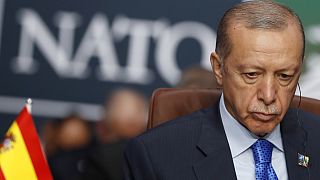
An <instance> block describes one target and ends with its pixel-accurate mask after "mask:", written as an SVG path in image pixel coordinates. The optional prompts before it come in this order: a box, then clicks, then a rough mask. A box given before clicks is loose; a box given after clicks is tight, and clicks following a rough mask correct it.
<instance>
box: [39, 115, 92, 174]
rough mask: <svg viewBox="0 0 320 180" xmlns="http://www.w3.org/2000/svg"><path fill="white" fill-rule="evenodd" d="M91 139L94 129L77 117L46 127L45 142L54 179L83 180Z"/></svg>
mask: <svg viewBox="0 0 320 180" xmlns="http://www.w3.org/2000/svg"><path fill="white" fill-rule="evenodd" d="M91 139H92V128H91V127H90V125H89V123H88V122H86V121H85V120H83V119H82V118H80V117H79V116H77V115H70V116H68V117H65V118H63V119H57V120H53V121H49V122H48V123H47V124H46V125H45V127H44V132H43V140H44V144H45V150H46V153H47V157H48V162H49V166H50V169H51V171H52V174H53V176H54V179H56V180H70V179H81V174H82V172H83V162H84V159H85V158H86V156H87V153H88V149H89V147H90V143H91Z"/></svg>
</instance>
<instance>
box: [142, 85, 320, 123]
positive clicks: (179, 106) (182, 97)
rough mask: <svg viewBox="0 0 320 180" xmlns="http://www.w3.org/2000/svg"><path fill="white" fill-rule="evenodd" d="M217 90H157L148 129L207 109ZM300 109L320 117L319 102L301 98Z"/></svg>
mask: <svg viewBox="0 0 320 180" xmlns="http://www.w3.org/2000/svg"><path fill="white" fill-rule="evenodd" d="M220 95H221V90H219V89H176V88H159V89H156V90H155V91H154V92H153V94H152V97H151V103H150V107H149V119H148V129H150V128H153V127H155V126H157V125H159V124H161V123H163V122H166V121H169V120H171V119H174V118H177V117H179V116H183V115H187V114H190V113H192V112H193V111H196V110H198V109H201V108H206V107H209V106H210V105H212V104H214V103H215V102H217V101H218V100H219V97H220ZM298 104H299V96H295V97H294V99H293V101H292V102H291V104H290V107H297V106H298ZM300 108H301V109H303V110H304V111H307V112H311V113H314V114H317V115H320V100H316V99H312V98H307V97H301V104H300Z"/></svg>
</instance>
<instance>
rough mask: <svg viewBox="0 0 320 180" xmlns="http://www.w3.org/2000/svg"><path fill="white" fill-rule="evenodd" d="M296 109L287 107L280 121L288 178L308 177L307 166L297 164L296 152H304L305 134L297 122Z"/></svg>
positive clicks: (296, 179) (293, 179) (295, 179)
mask: <svg viewBox="0 0 320 180" xmlns="http://www.w3.org/2000/svg"><path fill="white" fill-rule="evenodd" d="M296 111H297V110H296V109H289V111H288V112H287V114H286V116H285V117H284V118H283V120H282V123H281V134H282V142H283V148H284V153H285V158H286V164H287V171H288V177H289V179H290V180H300V179H308V170H307V168H305V167H303V166H300V165H298V153H300V154H304V152H303V143H304V142H305V134H304V132H303V130H302V129H301V127H300V126H299V124H298V120H297V115H296ZM305 155H307V154H305Z"/></svg>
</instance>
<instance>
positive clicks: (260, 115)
mask: <svg viewBox="0 0 320 180" xmlns="http://www.w3.org/2000/svg"><path fill="white" fill-rule="evenodd" d="M251 114H252V116H253V117H254V118H256V119H258V120H261V121H270V120H272V119H274V118H275V117H276V116H277V114H266V113H261V112H253V113H251Z"/></svg>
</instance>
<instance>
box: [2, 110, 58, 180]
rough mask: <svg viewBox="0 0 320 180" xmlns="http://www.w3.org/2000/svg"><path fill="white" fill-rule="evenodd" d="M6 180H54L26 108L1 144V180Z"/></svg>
mask: <svg viewBox="0 0 320 180" xmlns="http://www.w3.org/2000/svg"><path fill="white" fill-rule="evenodd" d="M4 179H6V180H21V179H28V180H33V179H39V180H47V179H48V180H49V179H50V180H51V179H53V178H52V175H51V172H50V169H49V166H48V163H47V161H46V158H45V156H44V153H43V151H42V148H41V145H40V140H39V137H38V134H37V131H36V128H35V126H34V124H33V120H32V117H31V115H30V113H29V112H28V110H27V108H26V107H25V108H23V110H22V111H21V112H20V114H19V116H18V118H17V119H16V120H15V121H14V122H13V123H12V125H11V126H10V128H9V130H8V132H7V133H6V135H5V138H4V140H3V142H2V144H0V180H4Z"/></svg>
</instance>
